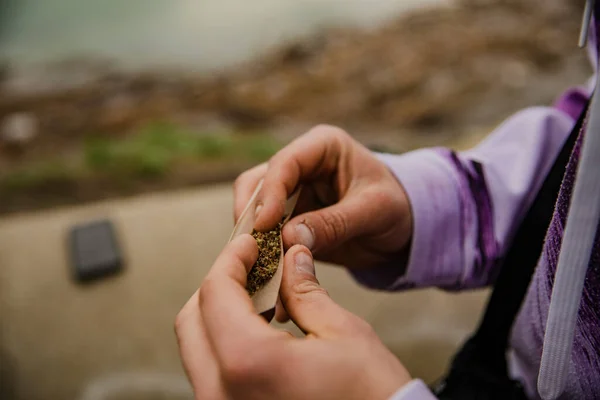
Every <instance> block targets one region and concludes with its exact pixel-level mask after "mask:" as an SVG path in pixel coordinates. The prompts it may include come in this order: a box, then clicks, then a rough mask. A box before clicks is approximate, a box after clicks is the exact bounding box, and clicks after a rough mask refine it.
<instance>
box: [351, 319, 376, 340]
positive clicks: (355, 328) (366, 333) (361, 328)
mask: <svg viewBox="0 0 600 400" xmlns="http://www.w3.org/2000/svg"><path fill="white" fill-rule="evenodd" d="M349 323H350V324H351V325H352V328H351V329H352V332H354V334H355V335H356V336H360V337H364V338H368V339H375V338H377V337H378V336H377V333H376V332H375V329H373V327H372V326H371V324H369V323H368V322H367V321H365V320H364V319H362V318H358V317H356V316H354V317H353V318H352V320H351V321H349Z"/></svg>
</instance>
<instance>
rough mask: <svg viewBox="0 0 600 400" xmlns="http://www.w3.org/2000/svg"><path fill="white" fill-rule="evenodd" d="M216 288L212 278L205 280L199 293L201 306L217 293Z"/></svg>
mask: <svg viewBox="0 0 600 400" xmlns="http://www.w3.org/2000/svg"><path fill="white" fill-rule="evenodd" d="M214 286H215V283H214V282H213V279H211V278H210V277H207V278H205V279H204V281H203V282H202V285H201V286H200V289H199V291H198V300H199V302H200V305H201V306H202V304H204V303H205V302H206V299H208V298H210V297H211V296H212V294H213V293H214V292H215V289H214Z"/></svg>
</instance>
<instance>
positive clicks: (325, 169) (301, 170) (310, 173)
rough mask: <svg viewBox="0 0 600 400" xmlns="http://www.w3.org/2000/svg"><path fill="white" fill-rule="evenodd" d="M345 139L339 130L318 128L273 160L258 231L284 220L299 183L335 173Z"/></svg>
mask: <svg viewBox="0 0 600 400" xmlns="http://www.w3.org/2000/svg"><path fill="white" fill-rule="evenodd" d="M344 135H345V134H344V133H343V131H341V130H340V129H338V128H334V127H327V126H319V127H316V128H313V129H312V130H311V131H309V132H308V133H306V134H305V135H303V136H301V137H299V138H298V139H296V140H294V141H293V142H292V143H291V144H290V145H288V146H287V147H285V148H284V149H282V150H281V151H279V152H278V153H277V154H276V155H275V156H273V158H272V159H271V160H270V161H269V167H268V169H267V172H266V174H265V176H264V181H263V187H262V190H261V192H260V193H259V195H258V199H257V200H258V204H260V205H261V206H262V208H261V211H260V212H259V213H258V215H257V219H256V224H255V227H256V229H258V230H267V229H270V228H272V227H273V226H275V224H276V223H277V222H278V221H280V220H281V218H282V217H283V213H284V211H285V203H286V200H287V198H288V197H289V196H290V195H291V194H292V193H293V191H294V190H295V189H296V187H297V186H298V184H299V183H300V181H302V180H306V179H312V178H315V177H317V176H319V175H326V174H330V173H332V172H333V171H334V170H335V165H336V164H337V163H338V162H339V161H340V157H341V156H342V148H343V143H342V142H343V138H344Z"/></svg>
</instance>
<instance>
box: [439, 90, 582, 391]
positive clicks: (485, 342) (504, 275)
mask: <svg viewBox="0 0 600 400" xmlns="http://www.w3.org/2000/svg"><path fill="white" fill-rule="evenodd" d="M588 105H589V102H588V103H587V104H586V106H585V107H584V109H583V111H582V113H581V115H580V117H579V119H578V121H577V123H576V124H575V126H574V127H573V130H572V131H571V133H570V135H569V137H568V139H567V140H566V142H565V144H564V145H563V148H562V150H561V152H560V153H559V155H558V156H557V158H556V160H555V161H554V164H553V165H552V168H551V169H550V172H549V173H548V175H547V176H546V179H545V180H544V183H543V184H542V186H541V188H540V190H539V192H538V194H537V196H536V198H535V200H534V201H533V203H532V205H531V207H530V208H529V210H528V212H527V214H526V216H525V218H524V219H523V222H522V223H521V225H520V227H519V229H518V231H517V233H516V235H515V236H514V239H513V241H512V246H511V247H510V249H509V250H508V252H507V254H506V257H505V258H504V260H503V262H502V268H501V269H500V272H499V275H498V277H497V279H496V283H495V285H494V290H493V292H492V294H491V296H490V298H489V301H488V304H487V307H486V310H485V314H484V316H483V319H482V320H481V323H480V325H479V327H478V329H477V331H476V332H475V333H474V334H473V336H471V338H470V339H469V340H467V342H466V343H465V344H464V345H463V347H462V349H461V350H460V351H459V352H458V353H457V355H456V356H455V358H454V360H453V363H452V366H451V370H450V373H449V374H448V376H447V377H446V378H445V379H444V380H443V381H442V383H441V384H440V385H438V387H437V388H435V389H434V391H435V392H436V394H437V395H438V397H439V398H441V399H458V398H461V399H465V400H469V399H471V398H475V397H473V396H476V398H478V399H495V398H506V399H510V398H522V396H523V394H522V392H521V391H520V389H519V388H518V387H515V386H518V384H517V383H516V382H514V381H512V380H511V379H509V377H508V368H507V362H506V350H507V347H508V340H509V337H510V332H511V329H512V325H513V322H514V320H515V318H516V316H517V313H518V312H519V309H520V308H521V303H522V302H523V299H524V298H525V295H526V293H527V288H528V287H529V283H530V281H531V277H532V276H533V272H534V270H535V267H536V266H537V263H538V260H539V258H540V254H541V253H542V249H543V245H544V240H545V237H546V231H547V230H548V227H549V226H550V221H551V220H552V215H553V213H554V207H555V203H556V199H557V197H558V192H559V191H560V186H561V183H562V180H563V177H564V174H565V170H566V166H567V163H568V161H569V158H570V156H571V153H572V151H573V147H574V145H575V142H576V141H577V138H578V136H579V132H580V131H581V129H582V127H583V123H584V121H585V118H586V115H587V109H588ZM503 388H504V389H505V391H504V392H503ZM486 393H487V394H486Z"/></svg>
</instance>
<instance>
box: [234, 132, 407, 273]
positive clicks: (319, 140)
mask: <svg viewBox="0 0 600 400" xmlns="http://www.w3.org/2000/svg"><path fill="white" fill-rule="evenodd" d="M263 178H264V182H263V187H262V190H261V193H259V196H258V204H259V206H258V207H257V221H256V228H257V229H259V230H266V229H269V228H272V227H273V226H275V224H276V223H277V222H278V221H280V220H281V218H282V216H283V212H284V205H285V200H286V198H287V197H288V196H289V195H290V194H291V193H292V192H293V191H294V189H295V188H296V186H297V185H298V184H299V183H302V184H303V189H302V193H301V196H300V199H299V201H298V204H297V206H296V212H295V215H296V217H295V218H293V219H291V220H290V221H289V222H288V223H287V224H286V226H285V227H284V229H283V241H284V245H285V247H286V248H290V247H291V246H293V245H295V244H302V245H304V246H306V247H308V248H309V249H310V250H311V251H312V253H313V254H314V255H315V257H316V258H318V259H320V260H323V261H329V262H333V263H337V264H341V265H344V266H346V267H349V268H364V267H369V266H374V265H377V264H380V263H383V262H386V261H391V260H402V259H403V257H404V256H405V255H406V250H407V247H408V243H409V240H410V237H411V235H412V217H411V212H410V206H409V203H408V199H407V197H406V194H405V192H404V189H403V188H402V186H401V185H400V183H399V182H398V181H397V180H396V179H395V177H394V176H393V175H392V173H391V172H390V171H389V170H388V169H387V167H386V166H385V165H384V164H383V163H382V162H381V161H379V160H378V159H377V158H376V157H375V156H374V155H373V154H372V153H371V152H370V151H369V150H368V149H366V148H365V147H363V146H362V145H360V144H359V143H358V142H356V141H355V140H353V139H352V138H351V137H350V136H349V135H348V134H346V133H345V132H344V131H342V130H341V129H338V128H335V127H331V126H318V127H316V128H314V129H312V130H311V131H310V132H308V133H307V134H305V135H303V136H301V137H299V138H298V139H296V140H295V141H293V142H292V143H291V144H290V145H288V146H287V147H285V148H284V149H282V150H281V151H279V152H278V153H277V154H276V155H275V156H274V157H273V158H272V159H271V160H270V161H269V163H268V164H262V165H259V166H258V167H255V168H253V169H251V170H249V171H246V172H245V173H243V174H242V175H240V177H239V178H238V179H237V181H236V183H235V186H234V192H235V195H234V196H235V207H234V208H235V210H234V214H235V219H236V221H237V219H238V218H239V216H240V214H241V213H242V211H243V209H244V207H245V206H246V203H247V202H248V201H249V199H250V197H251V196H252V193H253V192H254V189H255V188H256V186H257V184H258V182H259V181H260V179H263Z"/></svg>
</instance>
